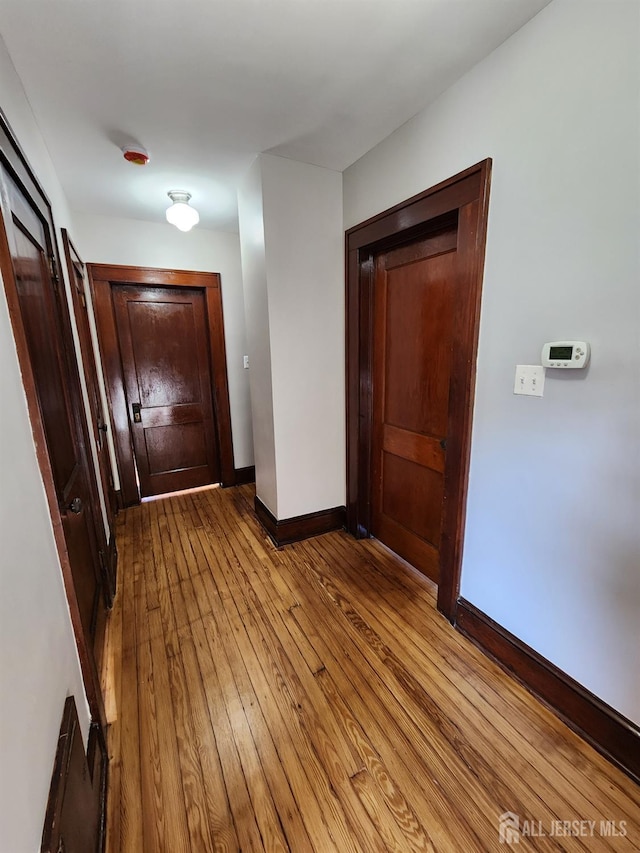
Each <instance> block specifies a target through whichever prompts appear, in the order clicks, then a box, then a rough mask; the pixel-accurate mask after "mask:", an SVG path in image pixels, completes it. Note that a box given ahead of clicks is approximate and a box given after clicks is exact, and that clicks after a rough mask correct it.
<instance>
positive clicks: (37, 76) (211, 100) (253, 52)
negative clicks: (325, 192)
mask: <svg viewBox="0 0 640 853" xmlns="http://www.w3.org/2000/svg"><path fill="white" fill-rule="evenodd" d="M548 2H549V0H126V2H125V0H0V31H1V33H2V36H3V38H4V41H5V43H6V45H7V48H8V50H9V53H10V55H11V57H12V59H13V62H14V64H15V67H16V69H17V72H18V74H19V76H20V78H21V79H22V82H23V84H24V87H25V89H26V92H27V96H28V98H29V100H30V102H31V106H32V108H33V111H34V113H35V115H36V118H37V120H38V123H39V125H40V128H41V130H42V133H43V135H44V137H45V139H46V140H47V144H48V147H49V150H50V153H51V157H52V159H53V162H54V165H55V167H56V169H57V172H58V175H59V177H60V180H61V182H62V185H63V187H64V189H65V191H66V193H67V196H68V198H69V201H70V204H71V206H72V208H74V209H77V210H79V211H88V212H93V213H102V214H105V215H109V216H125V217H131V218H135V219H145V220H151V221H162V220H163V218H164V209H165V208H166V207H167V205H168V203H169V202H168V199H167V197H166V193H167V191H168V190H171V189H184V190H188V191H189V192H191V193H192V195H193V202H192V203H193V204H194V206H195V207H197V208H198V210H199V211H200V213H201V216H202V225H203V226H204V227H207V228H213V229H220V230H235V229H236V227H237V207H236V187H237V185H238V181H239V180H240V179H241V178H242V176H243V175H244V173H245V172H246V170H247V169H248V167H249V165H250V164H251V162H252V160H253V158H254V157H255V155H256V154H257V153H259V152H264V151H269V152H271V153H274V154H280V155H282V156H284V157H291V158H293V159H296V160H301V161H303V162H306V163H315V164H316V165H319V166H325V167H327V168H330V169H336V170H339V171H342V170H343V169H345V168H346V167H347V166H348V165H350V164H351V163H353V162H354V161H355V160H357V159H358V158H359V157H361V156H362V155H363V154H364V153H365V152H366V151H368V150H369V149H370V148H372V147H373V146H374V145H375V144H376V143H378V142H379V141H380V140H382V139H384V137H385V136H387V135H388V134H389V133H391V131H393V130H395V129H396V128H397V127H399V126H400V125H401V124H403V123H404V122H405V121H407V120H408V119H409V118H411V116H413V115H415V114H416V113H417V112H418V111H419V110H420V109H422V108H423V107H424V106H425V105H426V104H428V103H429V102H431V101H432V100H434V99H435V98H436V97H437V96H438V95H439V94H440V93H441V92H442V91H444V90H445V89H446V88H447V87H448V86H450V85H451V84H452V83H453V82H454V81H455V80H457V79H458V78H459V77H461V76H462V75H463V74H464V73H465V72H466V71H467V70H468V69H469V68H471V67H472V66H473V65H474V64H475V63H476V62H478V61H479V60H480V59H482V58H483V57H484V56H486V55H488V54H489V53H490V52H491V51H492V50H494V49H495V48H496V47H497V46H498V45H499V44H500V43H501V42H503V41H504V40H505V39H506V38H508V37H509V36H510V35H511V34H512V33H514V32H515V31H516V30H517V29H519V28H520V27H521V26H522V25H523V24H524V23H526V21H528V20H529V19H530V18H532V17H533V16H534V15H535V14H536V13H537V12H538V11H539V10H540V9H542V8H543V7H544V6H546V5H547V3H548ZM128 141H136V142H138V143H140V144H142V145H144V146H145V147H146V148H147V149H148V150H149V152H150V154H151V164H150V165H149V166H147V167H144V168H140V167H136V166H132V165H130V164H128V163H126V162H125V161H124V159H123V157H122V154H121V152H120V150H119V146H120V145H121V144H122V143H123V142H128Z"/></svg>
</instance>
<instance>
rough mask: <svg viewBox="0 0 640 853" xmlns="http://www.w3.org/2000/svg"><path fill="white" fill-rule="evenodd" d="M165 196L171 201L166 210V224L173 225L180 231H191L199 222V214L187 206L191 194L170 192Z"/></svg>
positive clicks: (178, 191) (193, 208)
mask: <svg viewBox="0 0 640 853" xmlns="http://www.w3.org/2000/svg"><path fill="white" fill-rule="evenodd" d="M167 195H168V196H169V198H170V199H171V202H172V204H171V207H168V208H167V222H170V223H171V224H172V225H175V226H176V228H179V229H180V231H191V229H192V228H193V226H194V225H197V224H198V222H200V214H199V213H198V211H197V210H196V209H195V207H191V205H190V204H189V199H190V198H191V193H186V192H183V191H182V190H171V192H168V193H167Z"/></svg>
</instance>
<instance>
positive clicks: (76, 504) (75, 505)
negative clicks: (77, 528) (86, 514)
mask: <svg viewBox="0 0 640 853" xmlns="http://www.w3.org/2000/svg"><path fill="white" fill-rule="evenodd" d="M69 510H70V511H71V512H73V513H75V515H78V513H80V512H82V500H81V499H80V498H74V499H73V500H72V501H71V503H70V504H69Z"/></svg>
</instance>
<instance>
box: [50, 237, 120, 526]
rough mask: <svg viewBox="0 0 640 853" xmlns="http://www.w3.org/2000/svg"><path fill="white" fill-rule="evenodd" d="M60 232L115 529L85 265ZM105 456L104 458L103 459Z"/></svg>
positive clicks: (102, 479)
mask: <svg viewBox="0 0 640 853" xmlns="http://www.w3.org/2000/svg"><path fill="white" fill-rule="evenodd" d="M61 233H62V244H63V248H64V256H65V260H66V263H67V271H68V273H69V284H70V289H71V300H72V304H73V310H74V314H75V318H76V328H77V331H78V341H79V343H80V354H81V360H82V367H83V369H84V374H85V381H86V385H87V393H88V394H89V395H91V392H92V390H93V391H94V392H95V394H96V396H97V400H95V399H94V403H93V404H92V401H91V398H90V400H89V406H90V409H91V415H92V418H95V419H96V421H98V422H96V423H92V424H91V426H92V428H93V431H94V437H95V442H96V452H97V454H98V466H99V473H100V482H101V483H102V490H103V493H104V501H105V508H106V511H107V521H108V524H109V530H110V531H113V530H114V529H115V516H116V513H117V504H116V498H115V490H114V488H113V476H112V471H111V464H110V459H109V451H108V448H104V450H103V451H101V450H100V442H101V441H102V442H104V441H106V439H105V438H104V437H103V438H102V439H99V438H98V436H99V433H98V431H97V430H98V427H99V426H100V425H101V424H103V425H104V427H106V424H104V422H103V418H104V406H103V405H102V398H101V396H100V388H99V383H98V366H97V365H98V363H99V360H98V359H97V358H96V352H95V346H94V342H93V337H92V335H91V328H90V325H89V316H88V308H87V307H86V305H85V303H87V302H88V301H89V299H88V297H89V294H88V293H87V292H86V291H87V288H86V286H85V285H86V281H87V279H86V277H85V276H86V266H85V264H84V262H83V261H82V258H81V257H80V254H79V252H78V250H77V249H76V247H75V245H74V244H73V241H72V239H71V237H70V236H69V231H68V230H67V229H66V228H62V229H61ZM76 271H77V272H78V274H79V275H80V277H81V278H82V284H83V290H84V293H83V295H82V296H79V295H78V292H77V289H76V287H75V284H74V275H75V273H76ZM101 452H102V453H103V454H106V456H102V457H101ZM103 459H104V461H103ZM98 510H99V515H98V517H101V515H102V513H101V511H100V506H99V505H98Z"/></svg>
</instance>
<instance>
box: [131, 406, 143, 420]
mask: <svg viewBox="0 0 640 853" xmlns="http://www.w3.org/2000/svg"><path fill="white" fill-rule="evenodd" d="M140 408H141V406H140V403H134V404H133V405H132V406H131V411H132V412H133V422H134V423H136V424H139V423H141V422H142V414H141V413H140Z"/></svg>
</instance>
